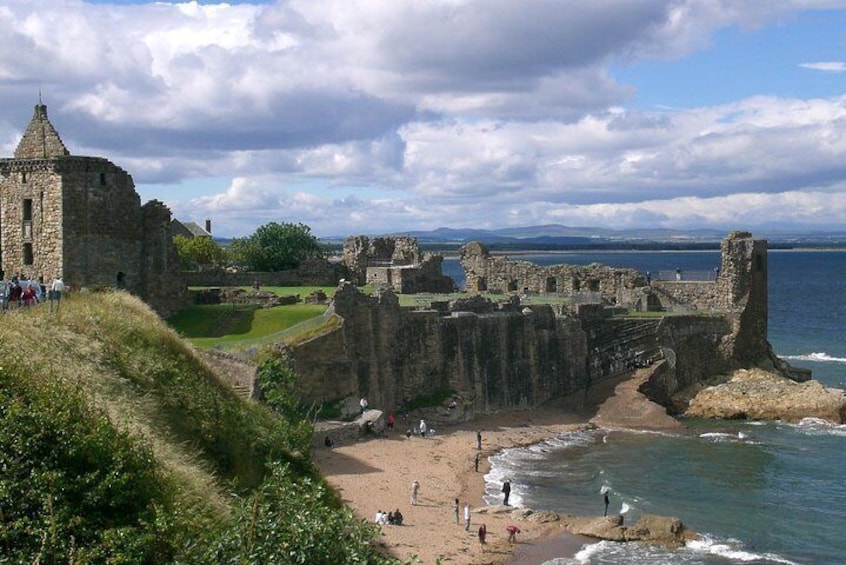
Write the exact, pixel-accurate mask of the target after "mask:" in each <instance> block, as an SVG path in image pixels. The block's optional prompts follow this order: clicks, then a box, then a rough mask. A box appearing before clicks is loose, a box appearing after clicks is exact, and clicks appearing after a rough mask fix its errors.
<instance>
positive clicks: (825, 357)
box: [779, 352, 846, 363]
mask: <svg viewBox="0 0 846 565" xmlns="http://www.w3.org/2000/svg"><path fill="white" fill-rule="evenodd" d="M779 357H781V358H782V359H788V360H791V361H815V362H818V363H846V357H832V356H831V355H829V354H828V353H824V352H814V353H801V354H799V355H780V356H779Z"/></svg>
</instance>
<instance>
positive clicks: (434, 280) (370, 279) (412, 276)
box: [367, 254, 455, 294]
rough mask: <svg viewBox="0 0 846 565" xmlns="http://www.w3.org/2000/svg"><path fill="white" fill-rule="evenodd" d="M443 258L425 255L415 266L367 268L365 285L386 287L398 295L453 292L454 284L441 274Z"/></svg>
mask: <svg viewBox="0 0 846 565" xmlns="http://www.w3.org/2000/svg"><path fill="white" fill-rule="evenodd" d="M442 264H443V257H442V256H440V255H432V254H426V255H425V256H424V257H423V260H422V261H421V262H420V263H419V264H416V265H413V266H412V265H407V266H385V267H368V268H367V284H369V285H373V286H374V287H379V286H381V287H386V288H390V289H392V290H393V291H394V292H397V293H399V294H417V293H421V292H425V293H442V294H449V293H451V292H453V290H454V286H455V283H454V282H453V280H452V279H451V278H449V277H447V276H444V275H443V274H442V269H441V266H442Z"/></svg>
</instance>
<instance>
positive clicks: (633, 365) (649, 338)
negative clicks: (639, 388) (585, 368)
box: [588, 318, 662, 382]
mask: <svg viewBox="0 0 846 565" xmlns="http://www.w3.org/2000/svg"><path fill="white" fill-rule="evenodd" d="M661 321H662V320H661V319H659V318H650V319H640V318H611V319H608V320H603V321H602V322H601V323H600V324H598V325H596V326H594V327H592V328H590V330H589V332H588V348H589V351H590V357H591V366H590V374H591V380H592V381H593V382H597V381H599V380H602V379H606V378H610V377H613V376H616V375H619V374H621V373H625V372H627V371H632V370H634V369H637V368H640V367H645V366H648V365H650V364H651V363H653V362H655V361H657V360H658V359H660V358H661V356H662V353H661V345H660V342H659V341H658V327H659V326H660V324H661Z"/></svg>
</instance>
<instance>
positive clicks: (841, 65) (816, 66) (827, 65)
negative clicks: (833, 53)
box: [799, 61, 846, 73]
mask: <svg viewBox="0 0 846 565" xmlns="http://www.w3.org/2000/svg"><path fill="white" fill-rule="evenodd" d="M799 66H800V67H801V68H803V69H812V70H814V71H823V72H826V73H843V72H846V62H843V61H821V62H819V63H802V64H801V65H799Z"/></svg>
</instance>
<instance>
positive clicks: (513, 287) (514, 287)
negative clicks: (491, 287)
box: [508, 280, 518, 292]
mask: <svg viewBox="0 0 846 565" xmlns="http://www.w3.org/2000/svg"><path fill="white" fill-rule="evenodd" d="M517 286H518V285H517V281H516V280H511V281H508V292H517Z"/></svg>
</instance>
